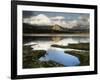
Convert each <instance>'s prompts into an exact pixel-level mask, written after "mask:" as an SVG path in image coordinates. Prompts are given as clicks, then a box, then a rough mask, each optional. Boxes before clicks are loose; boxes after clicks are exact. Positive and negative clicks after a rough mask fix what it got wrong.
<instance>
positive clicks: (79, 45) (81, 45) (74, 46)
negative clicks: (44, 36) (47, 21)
mask: <svg viewBox="0 0 100 80" xmlns="http://www.w3.org/2000/svg"><path fill="white" fill-rule="evenodd" d="M51 46H52V47H59V48H71V49H79V50H89V43H76V44H68V46H63V45H56V44H53V45H51Z"/></svg>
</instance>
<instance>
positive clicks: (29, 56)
mask: <svg viewBox="0 0 100 80" xmlns="http://www.w3.org/2000/svg"><path fill="white" fill-rule="evenodd" d="M45 54H46V51H45V50H32V48H31V46H24V47H23V68H40V67H60V66H63V65H61V64H58V63H56V62H54V61H40V60H39V58H40V57H42V56H44V55H45Z"/></svg>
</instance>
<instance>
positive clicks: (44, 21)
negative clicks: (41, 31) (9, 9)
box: [23, 14, 89, 28]
mask: <svg viewBox="0 0 100 80" xmlns="http://www.w3.org/2000/svg"><path fill="white" fill-rule="evenodd" d="M23 22H24V23H28V24H31V25H55V24H58V25H60V26H62V27H64V28H73V27H76V26H78V27H89V16H79V17H78V18H77V19H73V20H70V21H68V20H66V19H65V17H63V16H55V17H48V16H46V15H45V14H39V15H37V16H31V17H30V18H24V19H23Z"/></svg>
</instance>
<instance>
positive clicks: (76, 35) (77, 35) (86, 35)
mask: <svg viewBox="0 0 100 80" xmlns="http://www.w3.org/2000/svg"><path fill="white" fill-rule="evenodd" d="M23 36H27V37H28V36H30V37H32V36H68V37H71V36H72V37H81V36H82V37H83V36H84V37H89V34H84V33H81V34H67V33H66V34H23Z"/></svg>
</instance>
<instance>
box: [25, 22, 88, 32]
mask: <svg viewBox="0 0 100 80" xmlns="http://www.w3.org/2000/svg"><path fill="white" fill-rule="evenodd" d="M23 32H24V33H76V32H79V33H81V32H84V33H86V32H89V29H88V28H85V27H83V28H81V27H78V26H76V27H73V28H70V29H69V28H63V27H62V26H60V25H58V24H55V25H30V24H27V23H23Z"/></svg>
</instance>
